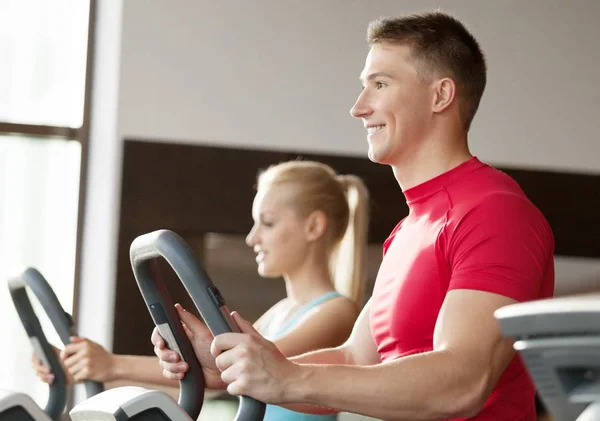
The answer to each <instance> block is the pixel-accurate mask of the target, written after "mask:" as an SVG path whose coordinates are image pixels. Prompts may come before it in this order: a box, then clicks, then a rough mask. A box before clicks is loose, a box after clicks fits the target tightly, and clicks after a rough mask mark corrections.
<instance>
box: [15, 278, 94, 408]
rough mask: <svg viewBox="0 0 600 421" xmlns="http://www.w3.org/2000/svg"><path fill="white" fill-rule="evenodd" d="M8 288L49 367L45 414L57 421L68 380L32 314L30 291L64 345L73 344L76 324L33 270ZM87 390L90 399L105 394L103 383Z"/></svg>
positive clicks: (25, 325) (20, 315)
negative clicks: (52, 375)
mask: <svg viewBox="0 0 600 421" xmlns="http://www.w3.org/2000/svg"><path fill="white" fill-rule="evenodd" d="M8 288H9V290H10V295H11V297H12V300H13V303H14V305H15V308H16V309H17V313H18V314H19V318H20V319H21V322H22V323H23V327H24V328H25V331H26V332H27V335H28V336H29V337H30V338H35V339H37V341H38V342H39V344H40V347H41V350H42V352H43V354H44V357H45V358H46V360H47V361H48V363H49V364H50V371H51V372H52V373H53V374H54V381H53V382H52V384H51V385H50V393H49V396H48V402H47V403H46V406H45V408H44V412H46V413H47V414H48V415H49V416H50V417H51V418H52V419H54V420H58V419H59V417H60V415H61V414H62V413H63V411H64V408H65V405H66V402H67V389H66V377H65V373H64V372H63V370H62V366H61V365H60V361H59V360H58V357H57V355H56V354H55V352H54V349H53V348H52V345H50V343H48V340H47V338H46V335H45V334H44V331H43V330H42V326H41V324H40V321H39V319H38V318H37V316H36V314H35V312H34V310H33V307H32V305H31V301H30V300H29V296H28V295H27V288H29V290H31V291H32V292H33V293H34V294H35V296H36V298H37V300H38V301H39V302H40V304H41V306H42V308H43V309H44V311H45V312H46V314H47V315H48V318H49V319H50V322H51V323H52V325H53V326H54V329H56V332H57V333H58V336H59V337H60V339H61V341H62V342H63V344H65V345H67V344H69V343H71V336H72V335H73V334H74V332H75V329H74V326H73V320H72V318H71V316H70V315H69V314H68V313H67V312H65V311H64V309H63V307H62V306H61V304H60V302H59V301H58V298H57V297H56V294H55V293H54V291H53V290H52V287H51V286H50V284H49V283H48V281H47V280H46V278H44V277H43V276H42V274H41V273H40V272H39V271H37V270H36V269H34V268H28V269H27V270H25V271H24V272H23V273H22V274H21V275H20V276H19V277H17V278H13V279H11V280H9V282H8ZM85 388H86V393H87V396H88V398H89V397H92V396H93V395H95V394H97V393H100V392H102V391H103V390H104V386H103V385H102V384H101V383H97V382H90V381H88V382H85Z"/></svg>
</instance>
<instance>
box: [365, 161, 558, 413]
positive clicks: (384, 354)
mask: <svg viewBox="0 0 600 421" xmlns="http://www.w3.org/2000/svg"><path fill="white" fill-rule="evenodd" d="M404 194H405V196H406V200H407V204H408V207H409V215H408V216H407V217H406V218H404V219H403V220H402V221H401V222H400V223H399V224H398V225H397V226H396V228H395V229H394V230H393V231H392V233H391V235H390V237H389V238H388V239H387V240H386V242H385V243H384V258H383V262H382V264H381V267H380V269H379V273H378V274H377V280H376V282H375V288H374V291H373V296H372V298H371V314H370V323H371V331H372V334H373V338H374V340H375V343H376V345H377V350H378V352H379V355H380V356H381V360H382V361H390V360H394V359H396V358H400V357H403V356H407V355H411V354H416V353H420V352H427V351H432V350H433V332H434V328H435V324H436V321H437V317H438V313H439V311H440V308H441V306H442V303H443V301H444V298H445V296H446V293H447V292H448V291H450V290H453V289H471V290H480V291H486V292H491V293H496V294H501V295H504V296H507V297H510V298H513V299H515V300H517V301H528V300H533V299H540V298H547V297H551V296H552V295H553V293H554V259H553V254H554V237H553V235H552V231H551V229H550V226H549V225H548V223H547V222H546V220H545V218H544V217H543V215H542V214H541V213H540V212H539V210H538V209H537V208H536V207H535V206H534V205H533V204H532V203H531V202H530V201H529V199H528V198H527V197H526V196H525V194H524V193H523V191H522V190H521V189H520V187H519V186H518V184H517V183H516V182H515V181H514V180H513V179H512V178H510V177H509V176H508V175H506V174H504V173H503V172H501V171H499V170H496V169H494V168H492V167H490V166H488V165H486V164H483V163H482V162H480V161H479V160H478V159H477V158H475V157H474V158H472V159H470V160H469V161H467V162H465V163H463V164H461V165H459V166H458V167H456V168H454V169H452V170H450V171H448V172H446V173H444V174H442V175H440V176H438V177H436V178H433V179H431V180H429V181H427V182H425V183H422V184H420V185H418V186H415V187H413V188H411V189H408V190H406V191H405V192H404ZM465 311H468V309H465ZM534 395H535V388H534V385H533V383H532V381H531V379H530V377H529V375H528V373H527V372H526V370H525V367H524V365H523V363H522V361H521V358H520V357H519V356H518V355H516V356H515V358H513V360H512V361H511V363H510V364H509V366H508V367H507V368H506V370H505V372H504V373H503V375H502V377H501V378H500V380H499V382H498V384H497V385H496V387H495V389H494V390H493V392H492V393H491V395H490V396H489V397H488V399H487V401H486V404H485V407H484V409H483V411H482V412H481V413H480V414H479V415H477V416H475V417H473V418H471V420H477V421H491V420H494V421H497V420H503V421H513V420H514V421H517V420H518V421H535V419H536V415H535V403H534Z"/></svg>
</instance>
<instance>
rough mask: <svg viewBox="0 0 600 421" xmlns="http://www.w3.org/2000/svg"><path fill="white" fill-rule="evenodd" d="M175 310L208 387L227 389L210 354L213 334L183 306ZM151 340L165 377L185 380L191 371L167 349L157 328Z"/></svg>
mask: <svg viewBox="0 0 600 421" xmlns="http://www.w3.org/2000/svg"><path fill="white" fill-rule="evenodd" d="M175 308H176V309H177V312H178V314H179V317H180V318H181V322H182V324H183V329H184V330H185V333H186V334H187V336H188V338H189V340H190V342H191V343H192V347H193V348H194V352H195V353H196V357H197V358H198V360H199V361H200V365H201V366H202V371H203V373H204V380H205V382H206V387H207V388H209V389H225V387H226V385H225V383H223V381H222V380H221V372H220V371H219V369H218V368H217V366H216V365H215V359H214V357H213V356H212V355H211V353H210V344H211V342H212V341H213V335H212V333H210V330H208V328H207V327H206V325H205V324H204V323H202V322H201V321H200V320H198V319H197V318H196V317H195V316H194V315H193V314H191V313H188V312H187V311H185V310H184V309H183V307H181V305H179V304H176V305H175ZM151 340H152V344H153V345H154V353H155V354H156V356H157V357H158V358H159V360H160V365H161V366H162V368H163V376H164V377H166V378H167V379H171V380H181V379H183V376H184V375H185V373H186V372H187V371H188V369H189V366H188V364H187V363H186V362H184V361H182V359H181V356H180V355H179V354H178V353H177V352H175V351H173V350H171V349H169V348H167V345H166V343H165V341H164V339H163V338H162V337H161V336H160V333H159V332H158V329H157V328H154V331H153V332H152V338H151Z"/></svg>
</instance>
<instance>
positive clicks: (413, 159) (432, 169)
mask: <svg viewBox="0 0 600 421" xmlns="http://www.w3.org/2000/svg"><path fill="white" fill-rule="evenodd" d="M449 146H451V147H447V148H440V147H431V148H426V147H425V148H421V149H420V150H419V151H416V152H415V153H413V154H411V155H410V156H408V155H407V156H406V157H403V158H404V159H402V160H401V162H398V163H397V164H394V165H392V170H393V171H394V176H395V177H396V180H397V181H398V184H399V185H400V188H401V189H402V191H406V190H408V189H410V188H412V187H415V186H418V185H419V184H422V183H424V182H426V181H428V180H431V179H432V178H435V177H437V176H439V175H441V174H443V173H445V172H447V171H450V170H451V169H453V168H455V167H457V166H459V165H460V164H462V163H463V162H466V161H468V160H469V159H471V158H472V157H473V155H471V152H470V151H469V148H468V146H467V143H466V141H464V142H457V143H456V144H455V145H449Z"/></svg>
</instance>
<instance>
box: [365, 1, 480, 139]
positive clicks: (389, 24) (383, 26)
mask: <svg viewBox="0 0 600 421" xmlns="http://www.w3.org/2000/svg"><path fill="white" fill-rule="evenodd" d="M367 41H368V42H369V44H370V45H371V46H372V45H374V44H380V43H391V44H404V45H407V46H409V47H410V48H411V55H412V57H413V59H414V60H415V67H416V69H417V72H418V73H419V75H420V77H421V78H422V79H423V81H426V82H429V81H431V80H432V79H433V78H441V77H450V78H451V79H452V80H454V82H455V84H456V87H457V92H456V95H457V97H458V100H459V103H458V105H459V113H460V117H461V121H462V123H463V126H464V128H465V130H469V127H470V126H471V122H472V121H473V117H474V116H475V113H476V112H477V108H478V107H479V102H480V100H481V96H482V95H483V91H484V90H485V84H486V79H487V78H486V71H487V70H486V63H485V57H484V55H483V52H482V51H481V48H480V47H479V43H478V42H477V40H476V39H475V37H473V35H472V34H471V33H470V32H469V31H468V30H467V28H466V27H465V26H464V25H463V24H462V23H461V22H459V21H458V20H457V19H456V18H454V17H452V16H450V15H447V14H445V13H443V12H439V11H436V12H427V13H423V14H418V15H409V16H404V17H399V18H385V17H384V18H379V19H377V20H374V21H373V22H371V23H370V24H369V29H368V35H367Z"/></svg>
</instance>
